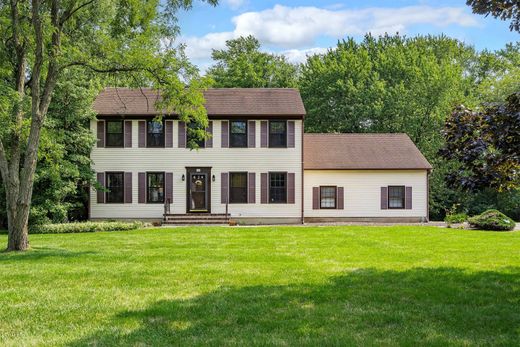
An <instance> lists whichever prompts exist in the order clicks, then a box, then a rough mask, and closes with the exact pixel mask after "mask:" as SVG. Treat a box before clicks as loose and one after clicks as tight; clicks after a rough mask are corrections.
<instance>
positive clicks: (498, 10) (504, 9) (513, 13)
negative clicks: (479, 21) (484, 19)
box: [466, 0, 520, 32]
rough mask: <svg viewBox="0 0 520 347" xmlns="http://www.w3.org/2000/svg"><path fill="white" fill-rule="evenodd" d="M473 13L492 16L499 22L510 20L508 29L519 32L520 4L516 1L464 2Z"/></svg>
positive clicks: (471, 0) (486, 0) (475, 0)
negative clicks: (498, 19)
mask: <svg viewBox="0 0 520 347" xmlns="http://www.w3.org/2000/svg"><path fill="white" fill-rule="evenodd" d="M466 4H467V5H469V6H471V8H472V9H473V13H478V14H483V15H485V16H488V15H492V16H493V17H495V18H500V19H501V20H511V24H510V25H509V29H511V31H513V30H516V31H518V32H520V3H519V2H518V0H466Z"/></svg>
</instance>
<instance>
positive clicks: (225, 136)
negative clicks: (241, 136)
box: [220, 121, 229, 148]
mask: <svg viewBox="0 0 520 347" xmlns="http://www.w3.org/2000/svg"><path fill="white" fill-rule="evenodd" d="M220 124H221V134H222V139H221V142H220V147H222V148H228V147H229V122H228V121H222V122H221V123H220Z"/></svg>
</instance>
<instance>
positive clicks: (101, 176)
mask: <svg viewBox="0 0 520 347" xmlns="http://www.w3.org/2000/svg"><path fill="white" fill-rule="evenodd" d="M97 181H98V183H99V185H100V186H101V187H103V188H105V173H104V172H98V173H97ZM97 203H98V204H104V203H105V192H104V191H102V190H101V189H99V190H98V191H97Z"/></svg>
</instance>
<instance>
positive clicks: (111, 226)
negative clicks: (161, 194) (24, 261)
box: [29, 222, 148, 234]
mask: <svg viewBox="0 0 520 347" xmlns="http://www.w3.org/2000/svg"><path fill="white" fill-rule="evenodd" d="M145 226H148V225H146V224H144V223H142V222H130V223H129V222H82V223H62V224H42V225H34V226H32V227H31V229H30V230H29V233H30V234H65V233H92V232H96V231H124V230H134V229H139V228H143V227H145Z"/></svg>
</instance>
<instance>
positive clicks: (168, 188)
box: [164, 172, 173, 203]
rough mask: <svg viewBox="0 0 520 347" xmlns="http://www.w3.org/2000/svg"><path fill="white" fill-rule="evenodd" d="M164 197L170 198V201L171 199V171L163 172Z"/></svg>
mask: <svg viewBox="0 0 520 347" xmlns="http://www.w3.org/2000/svg"><path fill="white" fill-rule="evenodd" d="M164 193H165V195H164V198H165V199H166V200H168V199H170V203H171V202H172V201H173V173H172V172H167V173H165V174H164Z"/></svg>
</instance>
